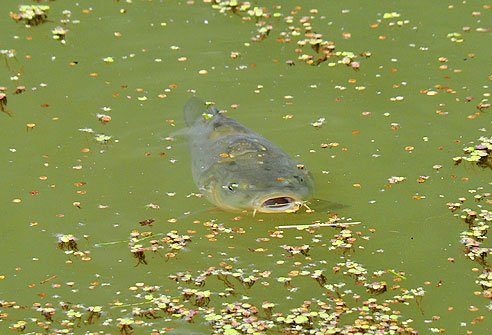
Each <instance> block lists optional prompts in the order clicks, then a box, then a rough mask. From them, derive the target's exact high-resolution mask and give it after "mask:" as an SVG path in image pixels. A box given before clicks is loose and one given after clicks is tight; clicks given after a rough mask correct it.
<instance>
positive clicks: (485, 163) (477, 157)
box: [453, 136, 492, 169]
mask: <svg viewBox="0 0 492 335" xmlns="http://www.w3.org/2000/svg"><path fill="white" fill-rule="evenodd" d="M478 140H479V141H480V142H481V143H480V144H476V145H474V146H469V147H466V148H464V149H463V152H464V153H465V156H459V157H454V158H453V160H454V164H455V165H458V164H460V163H461V162H462V161H467V162H470V163H473V164H476V165H478V166H480V167H482V168H485V167H488V168H491V169H492V159H491V157H490V155H491V153H492V138H490V137H485V136H481V137H480V138H479V139H478Z"/></svg>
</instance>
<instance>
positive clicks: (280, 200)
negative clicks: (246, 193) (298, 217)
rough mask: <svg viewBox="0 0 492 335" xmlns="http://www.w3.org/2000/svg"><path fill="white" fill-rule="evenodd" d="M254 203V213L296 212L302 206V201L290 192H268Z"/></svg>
mask: <svg viewBox="0 0 492 335" xmlns="http://www.w3.org/2000/svg"><path fill="white" fill-rule="evenodd" d="M256 203H257V206H255V210H254V212H255V213H256V212H258V213H296V212H298V211H299V209H301V207H302V201H301V200H300V199H299V198H298V197H296V196H293V195H292V194H269V195H267V196H264V197H261V198H260V199H258V201H257V202H256Z"/></svg>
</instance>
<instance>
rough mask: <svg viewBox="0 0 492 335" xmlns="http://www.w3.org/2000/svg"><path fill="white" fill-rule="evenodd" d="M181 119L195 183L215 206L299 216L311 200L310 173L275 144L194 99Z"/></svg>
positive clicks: (312, 180) (186, 107)
mask: <svg viewBox="0 0 492 335" xmlns="http://www.w3.org/2000/svg"><path fill="white" fill-rule="evenodd" d="M183 114H184V120H185V122H186V125H187V127H188V128H187V130H186V134H187V140H188V144H189V147H190V151H191V171H192V175H193V180H194V182H195V184H196V186H197V187H198V189H199V190H200V192H201V193H202V194H203V195H205V197H206V198H207V199H208V200H209V201H210V202H212V203H213V204H215V205H216V206H217V207H219V208H222V209H224V210H227V211H243V210H250V211H252V212H253V215H255V214H256V213H257V212H258V213H295V212H297V211H299V209H300V208H301V207H302V206H303V204H304V203H305V201H306V200H308V199H309V198H311V197H312V195H313V193H314V179H313V177H312V175H311V173H310V172H309V171H308V169H307V168H306V167H305V166H304V165H303V164H301V163H300V162H299V161H297V160H295V159H293V158H291V157H290V156H289V155H288V154H287V153H285V152H284V151H283V150H282V149H280V148H279V147H278V146H277V145H275V144H274V143H272V142H270V141H269V140H267V139H266V138H264V137H263V136H261V135H259V134H258V133H256V132H254V131H253V130H251V129H249V128H247V127H245V126H243V125H242V124H240V123H239V122H237V121H235V120H234V119H231V118H229V117H227V116H225V115H223V114H222V113H221V112H220V111H219V110H218V109H217V108H216V107H215V106H213V105H209V106H207V105H206V104H205V103H204V102H203V101H202V100H200V99H198V98H196V97H192V98H190V99H189V100H188V101H187V102H186V104H185V106H184V109H183Z"/></svg>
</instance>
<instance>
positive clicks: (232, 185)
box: [227, 183, 239, 192]
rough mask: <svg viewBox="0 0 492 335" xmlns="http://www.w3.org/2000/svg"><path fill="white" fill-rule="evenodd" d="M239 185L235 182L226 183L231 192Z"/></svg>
mask: <svg viewBox="0 0 492 335" xmlns="http://www.w3.org/2000/svg"><path fill="white" fill-rule="evenodd" d="M238 187H239V185H238V184H237V183H230V184H229V185H227V189H228V190H229V191H231V192H236V189H237V188H238Z"/></svg>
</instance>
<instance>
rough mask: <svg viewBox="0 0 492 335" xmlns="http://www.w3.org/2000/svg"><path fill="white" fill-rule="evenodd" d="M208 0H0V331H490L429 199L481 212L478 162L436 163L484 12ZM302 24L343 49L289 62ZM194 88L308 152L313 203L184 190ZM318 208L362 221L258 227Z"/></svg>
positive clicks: (470, 6) (451, 220)
mask: <svg viewBox="0 0 492 335" xmlns="http://www.w3.org/2000/svg"><path fill="white" fill-rule="evenodd" d="M211 2H212V1H203V2H202V1H201V0H196V1H194V2H193V1H190V2H186V1H171V0H167V1H163V0H161V1H158V0H153V1H152V0H132V1H123V0H122V1H111V0H105V1H86V0H85V1H84V0H80V1H73V0H67V1H61V0H58V1H41V2H39V3H38V2H34V1H28V0H26V1H25V2H23V3H21V2H19V1H18V0H2V5H1V8H0V30H1V35H0V49H3V50H15V51H12V52H8V51H5V52H3V53H2V55H1V57H2V59H1V60H0V86H2V87H4V88H5V89H4V90H2V92H4V93H5V94H6V99H7V104H6V105H3V110H4V113H0V127H1V132H0V171H1V174H2V178H1V181H0V204H1V216H0V220H1V230H0V246H1V250H2V254H1V257H0V333H1V334H15V333H22V334H37V333H39V334H59V333H60V334H120V333H121V334H130V333H133V334H164V333H168V334H228V335H231V334H282V333H283V334H396V333H397V332H398V331H400V333H404V334H412V331H413V333H415V331H418V333H419V334H434V333H445V334H480V335H483V334H490V333H491V330H492V321H491V317H492V314H491V313H492V312H491V311H490V309H492V307H491V306H490V303H491V301H490V296H491V291H490V289H489V291H487V287H486V285H485V284H483V285H480V284H479V283H478V282H479V281H480V280H481V279H479V275H480V274H481V273H485V274H487V271H488V270H487V269H490V267H489V264H488V263H487V262H486V258H485V256H484V258H485V260H484V261H481V262H478V261H473V260H471V259H469V258H468V257H466V255H465V252H464V250H465V247H464V245H463V244H462V243H460V233H462V232H463V231H467V230H468V225H467V224H466V223H465V222H463V220H461V219H460V218H459V217H456V216H454V215H453V213H452V212H451V211H450V210H449V209H448V205H446V204H447V203H448V202H453V203H456V202H459V200H458V198H460V197H465V198H467V200H466V201H465V200H464V199H462V200H463V202H464V203H463V205H462V207H461V209H457V210H456V211H455V212H454V214H458V215H461V214H463V213H462V209H464V208H469V209H472V210H475V211H478V212H480V211H481V210H484V211H487V210H490V204H488V203H487V200H486V199H483V200H481V201H480V202H478V201H475V200H474V199H473V198H474V195H476V194H483V193H487V192H491V187H490V184H489V183H491V182H492V175H491V171H490V169H488V168H480V167H477V166H475V165H473V164H469V163H468V162H466V163H467V164H465V163H462V164H460V165H458V166H455V165H454V161H453V157H456V156H461V155H462V154H463V148H464V147H466V146H469V145H470V144H469V142H472V141H474V144H477V143H478V142H477V139H478V138H479V137H480V136H489V135H490V130H491V129H490V128H491V125H490V122H491V117H490V113H491V112H490V111H488V110H487V107H486V104H487V103H488V102H487V101H486V100H483V99H487V98H488V96H489V94H490V91H491V89H490V87H489V85H490V81H491V79H489V76H490V75H492V72H491V69H490V64H491V53H490V48H489V47H488V46H490V45H491V43H492V35H491V33H490V31H489V28H490V26H491V24H492V12H491V11H492V9H491V8H490V5H489V4H488V3H487V2H484V1H478V0H477V1H451V0H450V1H423V0H418V1H355V0H348V1H295V0H292V1H257V2H252V3H251V10H253V9H254V7H255V6H256V7H260V8H261V7H262V8H263V14H262V13H261V12H259V11H258V10H257V11H256V13H254V12H252V13H250V14H248V12H247V10H240V8H233V9H234V11H235V13H234V12H233V11H232V10H230V9H229V10H224V11H223V12H221V7H222V8H223V9H226V7H227V6H226V4H225V3H226V2H225V1H224V3H223V4H222V6H220V5H218V6H215V7H214V6H212V3H211ZM231 3H232V5H233V2H231ZM20 4H26V5H27V4H29V5H34V4H38V5H48V6H49V7H50V9H49V10H48V11H47V20H46V22H43V23H40V24H37V25H32V26H30V27H26V24H25V22H24V21H19V22H15V20H14V19H12V18H11V17H9V12H14V13H19V8H18V5H20ZM239 4H241V2H239ZM229 5H231V4H229ZM236 9H237V10H236ZM256 14H257V16H256ZM289 16H291V18H289ZM60 20H65V21H64V23H61V22H60ZM269 25H270V26H269ZM56 26H62V27H63V28H65V29H67V30H68V31H67V32H66V34H65V36H64V42H61V41H60V39H59V40H56V39H53V33H52V30H53V29H54V28H55V27H56ZM261 28H264V30H263V31H262V32H259V31H258V29H261ZM269 29H270V31H269V33H268V34H267V33H266V31H267V30H269ZM262 33H263V35H261V34H262ZM306 33H307V35H306ZM310 33H313V34H322V36H315V35H313V34H310ZM454 33H456V34H454ZM255 36H257V38H256V39H257V40H258V41H253V40H252V38H255ZM316 38H319V39H321V40H323V41H330V42H333V45H335V46H336V49H335V52H346V53H344V54H338V55H337V54H330V57H328V59H326V60H325V61H323V62H320V63H319V65H312V64H309V58H305V59H307V61H301V60H299V59H298V58H299V57H300V56H301V57H302V55H303V54H305V55H312V56H314V58H313V61H316V60H317V59H318V57H319V56H321V55H322V52H320V53H316V51H315V50H314V49H315V48H312V47H311V45H310V42H309V41H310V40H311V41H313V42H312V44H313V45H314V47H316V43H320V42H319V41H318V42H315V40H316ZM304 40H306V41H307V42H306V45H305V46H302V41H304ZM298 41H301V45H299V44H298ZM319 45H320V44H319ZM324 45H325V46H326V45H330V44H324ZM296 49H300V50H296ZM349 52H351V53H352V54H351V53H349ZM305 57H307V56H305ZM344 57H346V58H345V59H344ZM344 63H345V64H344ZM17 86H25V90H24V89H22V88H20V89H17ZM16 90H18V91H20V92H18V93H19V94H14V93H15V91H16ZM192 95H197V96H199V97H201V98H203V99H205V100H207V101H214V102H216V103H217V106H218V107H219V108H220V109H224V110H227V112H228V114H227V115H229V116H231V117H233V118H234V119H236V120H238V121H239V122H241V123H243V124H244V125H246V126H248V127H250V128H252V129H254V130H255V131H257V132H258V133H260V134H262V135H263V136H265V137H266V138H268V139H270V140H271V141H273V142H274V143H276V144H278V145H279V146H280V147H282V148H283V149H284V150H285V151H286V152H287V153H289V154H290V155H292V156H294V157H296V158H297V159H299V160H300V161H302V162H303V163H304V164H306V166H308V167H309V169H310V170H311V171H312V173H313V175H314V178H315V180H316V195H315V197H316V199H321V200H320V201H313V203H312V205H311V206H312V209H313V210H314V212H311V213H309V211H308V212H306V211H305V210H302V211H301V212H299V213H296V214H291V215H288V214H282V215H266V214H263V215H261V214H259V215H256V216H255V217H253V216H252V215H251V213H228V212H223V211H220V210H218V209H214V208H212V205H210V204H209V203H208V202H207V201H206V200H205V199H204V198H200V197H199V195H197V193H198V190H197V189H196V187H195V185H194V183H193V181H192V179H191V171H190V167H189V165H190V157H189V153H188V149H187V145H186V143H185V140H184V138H183V137H182V136H180V135H179V130H180V129H182V128H183V127H184V121H183V120H182V108H183V105H184V103H185V101H186V100H187V99H188V98H189V97H190V96H192ZM479 103H482V104H483V105H484V106H485V108H482V109H481V110H479V109H477V105H479ZM9 114H10V115H9ZM98 114H104V115H106V116H102V115H98ZM107 116H110V117H111V120H110V121H109V122H103V121H102V120H99V119H101V118H106V120H107ZM320 118H325V123H324V124H322V125H320V126H313V125H312V123H314V122H315V121H317V120H319V119H320ZM320 123H322V122H320ZM88 129H92V131H93V132H90V131H89V130H88ZM98 134H104V135H107V136H111V138H110V139H107V140H106V141H105V140H104V138H102V137H100V138H99V141H98V140H96V136H97V135H98ZM169 137H170V138H169ZM394 176H395V177H405V178H406V179H405V180H403V181H401V182H396V183H390V182H389V180H388V179H389V178H391V177H394ZM335 215H336V216H337V217H338V218H342V220H341V222H347V221H350V220H353V221H357V222H360V224H358V225H354V226H349V227H347V228H346V229H348V230H350V231H347V230H345V231H343V232H342V233H341V230H342V228H340V227H320V228H311V229H304V230H298V229H292V228H276V227H278V226H283V225H308V224H312V223H316V222H321V223H324V222H328V221H329V220H330V219H331V220H332V221H333V220H334V217H335ZM144 220H155V221H154V222H153V223H152V224H151V225H146V224H145V223H143V224H140V222H143V221H144ZM330 222H331V221H330ZM132 231H138V233H137V232H134V234H135V236H137V234H144V235H143V236H147V235H146V232H151V233H152V234H153V236H152V237H151V238H146V239H142V235H138V236H137V239H139V240H138V241H136V240H133V241H130V238H131V236H130V235H131V234H132ZM171 231H176V233H175V234H176V236H174V237H172V236H171V237H167V238H165V237H166V234H168V233H169V232H171ZM70 234H71V235H73V236H74V237H75V238H76V244H77V248H76V249H75V248H71V247H73V244H72V245H71V246H69V244H68V242H67V243H64V242H63V241H62V239H63V237H62V236H63V235H70ZM342 234H345V235H344V237H342ZM178 235H179V236H178ZM185 235H186V236H188V237H189V239H188V237H186V236H185ZM337 237H338V241H340V242H336V240H337ZM152 239H154V240H158V242H155V243H154V246H155V247H156V248H157V249H156V250H155V251H152V250H151V247H152V244H151V243H150V241H151V240H152ZM163 239H164V240H163ZM129 243H130V244H129ZM173 243H174V244H173ZM337 243H340V244H337ZM347 243H351V244H352V246H351V247H350V246H347V245H346V244H347ZM138 245H141V247H142V248H144V250H140V252H143V253H144V255H145V261H146V263H147V264H144V263H143V260H142V259H141V260H140V262H139V260H138V259H137V258H136V257H134V255H138V253H137V252H138V250H136V248H138ZM303 246H304V247H303ZM173 247H174V249H173ZM482 247H484V248H485V247H492V245H491V244H490V242H488V241H487V240H484V242H483V244H482ZM63 248H64V249H65V250H63ZM132 248H133V249H132ZM70 249H72V250H70ZM77 249H78V251H77ZM132 251H133V252H134V253H133V254H132ZM301 251H302V252H301ZM486 254H487V251H485V255H486ZM350 261H352V262H356V263H358V264H360V268H356V270H354V269H352V270H351V271H356V273H352V275H350V273H347V271H348V269H349V268H350V266H351V265H350V264H353V263H350ZM334 267H335V269H334ZM337 267H338V268H337ZM207 270H209V272H208V273H205V274H204V272H205V271H207ZM388 270H391V271H388ZM357 271H358V272H357ZM321 272H322V273H323V275H320V273H321ZM344 272H345V274H344ZM373 273H376V275H373ZM186 274H189V275H191V276H192V277H193V279H192V280H188V279H187V276H186ZM200 274H203V275H204V276H205V277H204V278H206V279H203V280H200V279H197V277H198V276H199V275H200ZM169 276H171V278H169ZM173 276H174V277H173ZM250 276H252V277H250ZM236 277H238V278H236ZM289 278H290V279H289ZM289 280H290V281H289ZM382 281H384V282H386V286H385V287H386V291H385V292H383V291H384V289H380V290H378V289H377V288H375V289H373V292H370V290H368V289H367V288H366V287H365V286H364V283H365V284H366V285H369V284H370V283H373V282H382ZM491 281H492V280H489V283H490V282H491ZM253 283H254V285H252V284H253ZM491 285H492V284H491ZM186 289H188V291H187V290H186ZM191 289H194V290H197V291H200V292H202V293H200V292H196V291H195V292H194V291H190V290H191ZM405 290H409V291H405ZM411 290H413V291H411ZM422 290H423V291H425V294H424V295H423V296H419V294H422V293H421V292H422ZM378 293H379V294H378ZM209 294H210V296H209ZM405 294H407V295H408V296H407V297H402V296H404V295H405ZM200 295H201V296H200ZM395 296H400V297H402V298H401V301H400V302H397V300H398V297H397V298H394V297H395ZM166 299H169V301H168V300H166ZM370 299H374V300H370ZM264 302H272V303H274V304H275V307H273V311H272V312H271V313H270V311H269V310H268V306H264V307H265V308H262V305H263V303H264ZM224 303H232V304H234V303H238V304H242V305H241V306H242V307H241V308H243V310H240V311H236V312H234V311H230V310H229V311H226V308H227V306H226V305H223V304H224ZM245 304H246V305H245ZM303 304H304V307H302V306H303ZM309 304H311V306H310V308H307V306H308V305H309ZM323 304H324V305H323ZM97 306H100V307H97ZM237 306H239V305H237ZM253 306H256V308H257V309H258V311H255V309H254V307H253ZM320 306H321V307H320ZM368 306H370V307H368ZM322 307H324V308H325V310H326V312H325V314H322V311H323V308H322ZM94 308H95V309H94ZM99 308H101V311H100V312H99ZM237 308H239V307H237ZM299 308H300V309H299ZM303 308H304V309H303ZM294 309H298V310H294ZM91 310H92V313H91ZM309 311H311V312H312V314H310V315H309V317H308V316H307V313H309ZM272 313H273V314H274V315H270V314H272ZM275 313H279V314H277V315H275ZM280 313H281V314H280ZM316 313H317V314H316ZM195 314H196V315H195ZM186 316H188V318H191V320H188V319H187V318H186ZM248 317H255V318H256V319H251V318H250V319H248ZM248 329H249V330H248ZM356 329H357V330H356Z"/></svg>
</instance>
